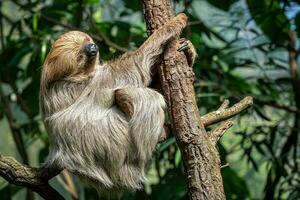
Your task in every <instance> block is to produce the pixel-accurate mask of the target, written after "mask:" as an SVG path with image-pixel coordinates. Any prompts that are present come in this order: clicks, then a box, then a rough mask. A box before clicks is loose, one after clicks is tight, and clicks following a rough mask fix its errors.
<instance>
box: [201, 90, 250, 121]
mask: <svg viewBox="0 0 300 200" xmlns="http://www.w3.org/2000/svg"><path fill="white" fill-rule="evenodd" d="M225 101H226V102H228V103H227V105H226V107H227V106H228V104H229V101H228V100H225ZM223 104H224V103H223ZM223 104H222V105H223ZM252 105H253V98H252V97H249V96H248V97H245V98H244V99H243V100H241V101H240V102H238V103H236V104H234V105H233V106H231V107H230V108H226V107H224V106H220V108H219V109H218V110H216V111H213V112H210V113H207V114H206V115H203V116H202V117H201V121H202V123H203V124H204V126H209V125H212V124H215V123H218V122H220V121H224V120H226V119H229V118H231V117H233V116H235V115H237V114H239V113H240V112H242V111H243V110H245V109H247V108H248V107H250V106H252Z"/></svg>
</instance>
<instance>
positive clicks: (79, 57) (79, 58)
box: [77, 54, 83, 62]
mask: <svg viewBox="0 0 300 200" xmlns="http://www.w3.org/2000/svg"><path fill="white" fill-rule="evenodd" d="M82 59H83V55H82V54H79V55H78V56H77V62H80V61H81V60H82Z"/></svg>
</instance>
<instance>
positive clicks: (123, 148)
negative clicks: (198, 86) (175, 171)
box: [40, 14, 194, 191]
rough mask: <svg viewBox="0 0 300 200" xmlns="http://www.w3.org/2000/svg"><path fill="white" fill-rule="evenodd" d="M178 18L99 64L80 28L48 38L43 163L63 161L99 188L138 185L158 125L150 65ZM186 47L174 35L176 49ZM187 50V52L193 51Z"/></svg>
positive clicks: (181, 23)
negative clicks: (138, 44)
mask: <svg viewBox="0 0 300 200" xmlns="http://www.w3.org/2000/svg"><path fill="white" fill-rule="evenodd" d="M186 23H187V17H186V15H185V14H179V15H177V16H175V17H174V18H173V19H172V20H170V21H169V22H168V23H166V24H165V25H164V26H162V27H161V28H160V29H158V30H157V31H155V32H154V33H153V34H152V35H151V36H150V37H149V38H148V39H147V40H146V41H145V42H144V43H143V44H142V46H141V47H140V48H138V49H137V50H135V51H132V52H127V53H125V54H124V55H122V56H121V57H120V58H118V59H116V60H113V61H108V62H105V63H103V64H100V63H99V61H98V60H99V52H98V47H97V45H96V44H95V43H94V42H93V40H92V38H91V37H90V36H89V35H87V34H86V33H83V32H79V31H70V32H67V33H65V34H63V35H62V36H60V37H59V38H58V39H57V40H56V41H55V42H54V44H53V45H52V48H51V50H50V52H49V54H48V55H47V57H46V59H45V62H44V64H43V68H42V77H41V86H40V107H41V114H42V118H43V122H44V125H45V127H46V130H47V132H48V135H49V142H50V147H49V151H50V152H49V156H48V160H47V162H46V165H48V166H55V167H59V168H61V169H67V170H68V171H70V172H72V173H73V174H75V175H78V176H79V177H80V178H82V179H84V180H86V181H87V182H88V183H90V184H91V185H92V186H93V187H95V188H96V189H98V190H99V191H102V190H103V191H124V190H131V191H134V190H136V189H140V188H141V187H142V183H143V182H144V181H145V180H146V178H145V167H146V164H147V162H149V160H150V159H151V155H152V153H153V151H154V150H155V147H156V145H157V143H158V141H159V138H160V136H161V135H162V134H163V133H164V128H163V127H164V120H165V116H164V108H165V101H164V98H163V96H162V95H161V94H160V93H158V92H157V91H155V90H153V89H151V88H149V87H148V86H149V84H150V82H151V71H152V70H153V66H154V65H155V64H156V63H158V62H160V60H161V55H162V53H163V52H164V48H165V46H166V45H167V44H168V42H169V41H170V40H171V39H174V38H175V37H177V36H179V34H180V33H181V31H182V29H183V28H184V27H185V26H186ZM191 49H192V51H194V49H193V47H191V43H190V42H189V41H187V40H181V44H180V49H179V50H181V51H182V50H184V52H191ZM188 57H189V58H190V60H191V59H192V60H194V54H191V53H190V55H189V56H188ZM192 62H193V61H192ZM191 64H192V63H191Z"/></svg>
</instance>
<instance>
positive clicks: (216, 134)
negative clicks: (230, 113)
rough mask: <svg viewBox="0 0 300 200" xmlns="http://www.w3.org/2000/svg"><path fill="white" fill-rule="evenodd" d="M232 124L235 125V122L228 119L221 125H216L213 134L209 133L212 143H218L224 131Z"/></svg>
mask: <svg viewBox="0 0 300 200" xmlns="http://www.w3.org/2000/svg"><path fill="white" fill-rule="evenodd" d="M232 125H233V122H232V121H229V120H228V121H225V122H224V123H222V124H221V125H219V126H218V127H216V128H215V129H214V130H212V131H211V134H210V135H209V136H210V139H211V141H212V143H213V144H217V142H218V141H219V139H220V138H221V137H222V136H223V135H224V133H225V132H226V131H227V130H228V129H229V128H230V127H232Z"/></svg>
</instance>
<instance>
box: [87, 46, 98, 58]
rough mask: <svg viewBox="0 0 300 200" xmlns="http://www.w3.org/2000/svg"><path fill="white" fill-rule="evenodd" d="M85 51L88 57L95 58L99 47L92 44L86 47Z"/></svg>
mask: <svg viewBox="0 0 300 200" xmlns="http://www.w3.org/2000/svg"><path fill="white" fill-rule="evenodd" d="M84 51H85V53H86V54H87V56H89V57H94V56H96V55H97V53H98V47H97V45H95V44H93V43H90V44H87V45H85V47H84Z"/></svg>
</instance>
